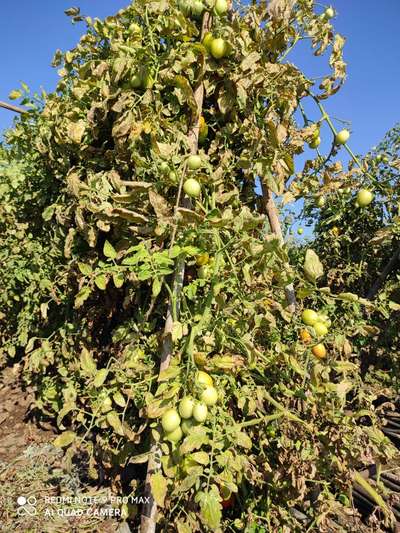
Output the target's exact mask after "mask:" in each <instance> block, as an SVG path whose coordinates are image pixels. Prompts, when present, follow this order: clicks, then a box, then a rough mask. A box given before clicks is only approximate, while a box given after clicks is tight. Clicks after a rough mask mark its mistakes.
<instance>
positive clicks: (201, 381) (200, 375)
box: [195, 370, 214, 387]
mask: <svg viewBox="0 0 400 533" xmlns="http://www.w3.org/2000/svg"><path fill="white" fill-rule="evenodd" d="M195 383H196V385H206V386H208V387H212V386H213V385H214V381H213V378H212V377H211V376H210V374H207V372H204V371H203V370H199V371H198V372H197V374H196V377H195Z"/></svg>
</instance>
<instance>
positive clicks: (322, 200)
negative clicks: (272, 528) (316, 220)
mask: <svg viewBox="0 0 400 533" xmlns="http://www.w3.org/2000/svg"><path fill="white" fill-rule="evenodd" d="M324 205H325V197H324V196H318V199H317V207H320V208H321V207H324Z"/></svg>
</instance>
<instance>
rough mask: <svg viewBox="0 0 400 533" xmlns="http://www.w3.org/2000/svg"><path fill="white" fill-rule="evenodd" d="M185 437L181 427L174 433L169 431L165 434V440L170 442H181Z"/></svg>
mask: <svg viewBox="0 0 400 533" xmlns="http://www.w3.org/2000/svg"><path fill="white" fill-rule="evenodd" d="M182 437H183V432H182V429H181V427H180V426H178V427H177V428H176V429H174V430H173V431H168V432H166V433H164V440H168V441H169V442H173V443H175V442H179V441H180V440H181V438H182Z"/></svg>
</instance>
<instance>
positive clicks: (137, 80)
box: [130, 74, 142, 89]
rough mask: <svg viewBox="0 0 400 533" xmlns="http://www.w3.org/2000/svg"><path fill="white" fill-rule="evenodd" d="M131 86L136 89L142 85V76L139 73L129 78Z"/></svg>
mask: <svg viewBox="0 0 400 533" xmlns="http://www.w3.org/2000/svg"><path fill="white" fill-rule="evenodd" d="M130 84H131V87H132V88H133V89H138V88H139V87H141V86H142V77H141V76H140V75H139V74H134V75H133V76H132V78H131V80H130Z"/></svg>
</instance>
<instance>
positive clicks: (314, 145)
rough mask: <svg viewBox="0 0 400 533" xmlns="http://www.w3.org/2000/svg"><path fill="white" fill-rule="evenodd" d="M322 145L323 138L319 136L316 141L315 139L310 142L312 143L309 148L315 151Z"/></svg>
mask: <svg viewBox="0 0 400 533" xmlns="http://www.w3.org/2000/svg"><path fill="white" fill-rule="evenodd" d="M320 144H321V137H319V136H318V137H316V138H315V139H313V140H312V141H310V142H309V143H308V146H309V147H310V148H314V149H315V148H318V146H319V145H320Z"/></svg>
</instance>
